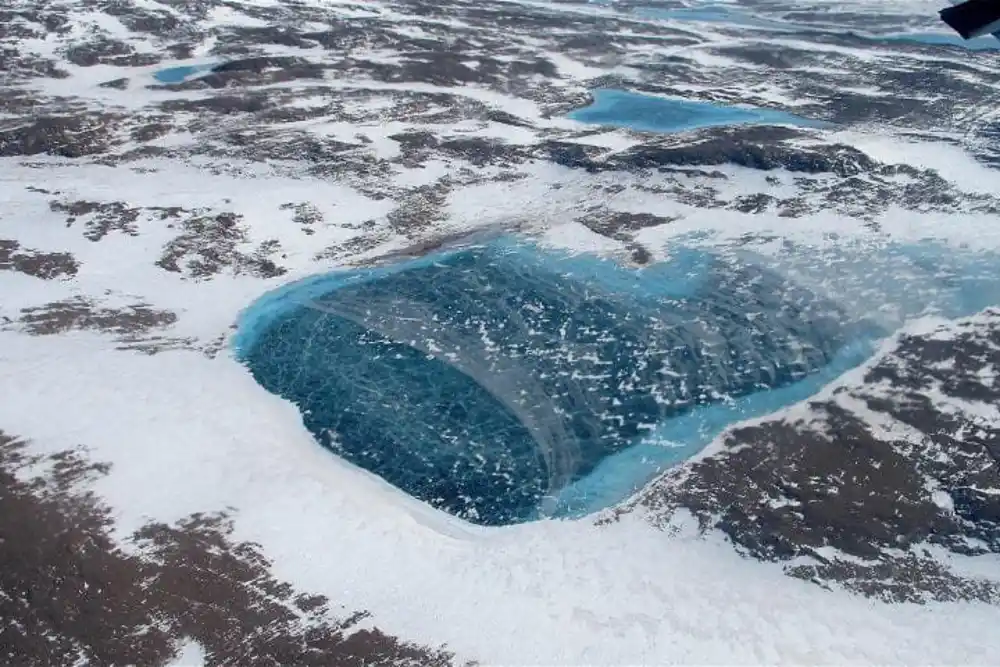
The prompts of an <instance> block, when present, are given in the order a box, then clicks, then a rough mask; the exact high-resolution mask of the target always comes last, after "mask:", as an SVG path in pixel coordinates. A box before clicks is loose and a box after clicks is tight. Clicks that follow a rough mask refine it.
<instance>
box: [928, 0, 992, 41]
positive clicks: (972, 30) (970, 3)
mask: <svg viewBox="0 0 1000 667" xmlns="http://www.w3.org/2000/svg"><path fill="white" fill-rule="evenodd" d="M940 14H941V20H942V21H944V22H945V23H947V24H948V25H949V26H951V28H952V29H953V30H954V31H955V32H957V33H958V34H960V35H961V36H962V37H963V38H964V39H972V38H973V37H980V36H982V35H986V34H989V33H991V32H995V31H997V30H1000V0H966V1H965V2H963V3H961V4H958V5H954V6H952V7H948V8H946V9H942V10H941V11H940Z"/></svg>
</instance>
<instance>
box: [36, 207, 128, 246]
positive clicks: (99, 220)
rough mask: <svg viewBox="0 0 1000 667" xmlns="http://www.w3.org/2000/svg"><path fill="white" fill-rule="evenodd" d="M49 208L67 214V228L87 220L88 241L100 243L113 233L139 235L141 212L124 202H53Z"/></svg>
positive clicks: (86, 233)
mask: <svg viewBox="0 0 1000 667" xmlns="http://www.w3.org/2000/svg"><path fill="white" fill-rule="evenodd" d="M49 208H50V209H51V210H53V211H55V212H58V213H64V214H66V226H67V227H68V226H71V225H73V224H74V223H75V222H77V220H79V219H81V218H83V219H85V220H86V222H85V225H84V227H85V231H84V233H83V236H84V238H86V239H87V240H88V241H100V240H101V239H103V238H104V237H105V236H107V235H108V234H110V233H111V232H112V231H117V232H120V233H122V234H126V235H127V236H138V235H139V229H138V227H137V225H136V221H137V220H138V219H139V214H140V213H141V210H140V209H138V208H133V207H131V206H129V205H128V204H125V203H123V202H94V201H83V200H78V201H53V202H50V203H49Z"/></svg>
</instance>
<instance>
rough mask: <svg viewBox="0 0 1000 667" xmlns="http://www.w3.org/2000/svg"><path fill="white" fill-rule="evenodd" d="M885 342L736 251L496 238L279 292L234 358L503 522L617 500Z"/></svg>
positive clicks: (364, 457) (325, 426)
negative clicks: (575, 252) (643, 257)
mask: <svg viewBox="0 0 1000 667" xmlns="http://www.w3.org/2000/svg"><path fill="white" fill-rule="evenodd" d="M884 333H885V332H884V331H882V330H881V329H879V328H877V327H874V326H872V325H871V324H870V323H868V322H867V321H864V320H859V319H858V318H854V317H850V316H849V315H848V313H846V312H845V311H844V309H843V308H842V307H841V306H839V305H838V304H837V303H836V302H834V301H833V300H832V299H829V298H824V297H822V296H819V295H818V294H817V293H816V292H815V291H811V290H807V289H804V288H802V287H800V286H798V285H797V284H795V283H793V282H791V281H789V280H787V279H786V278H784V277H783V275H781V274H779V273H776V272H773V271H770V270H768V269H767V268H765V267H764V266H763V264H761V263H755V262H749V261H743V260H741V259H739V258H737V257H733V256H729V257H727V256H723V255H719V254H712V253H708V252H704V251H701V250H694V249H689V250H683V251H678V252H677V253H675V256H674V257H673V259H672V260H671V261H669V262H662V263H659V264H655V265H653V266H651V267H647V268H645V269H642V270H632V269H626V268H623V267H621V266H618V265H616V264H614V263H612V262H610V261H606V260H601V259H599V258H596V257H591V256H575V257H573V256H563V255H559V254H555V253H551V252H546V251H542V250H539V249H537V248H534V247H531V246H528V245H524V244H521V243H515V242H511V241H509V240H503V239H501V240H498V241H494V242H491V243H488V244H485V245H480V246H474V247H466V248H463V249H459V250H453V251H449V252H445V253H439V254H436V255H431V256H428V257H424V258H421V259H419V260H414V261H409V262H404V263H401V264H398V265H396V266H393V267H390V268H387V269H386V268H382V269H370V270H360V271H349V272H342V273H337V274H332V275H330V276H325V277H320V278H317V279H313V280H310V281H305V282H303V283H300V284H298V285H292V286H290V287H288V288H286V289H285V290H283V291H282V292H281V293H279V294H273V295H270V296H265V297H264V298H262V299H261V301H260V302H258V304H256V305H254V306H252V307H251V308H250V309H249V310H248V311H247V313H246V314H245V315H244V319H243V322H242V323H241V332H240V335H239V336H238V337H237V340H236V348H237V351H238V354H239V355H240V356H241V358H242V359H243V360H244V361H245V362H246V363H247V365H248V367H249V368H250V370H251V372H252V373H253V375H254V376H255V378H256V379H257V381H258V382H259V383H260V384H261V385H262V386H264V387H265V388H266V389H268V390H269V391H271V392H273V393H275V394H278V395H280V396H283V397H285V398H287V399H289V400H291V401H293V402H294V403H296V404H297V405H298V406H299V408H300V410H301V411H302V414H303V418H304V421H305V424H306V426H307V427H308V428H309V430H310V431H311V432H312V433H313V434H314V435H315V437H316V438H317V439H318V440H319V441H320V442H321V443H322V444H324V445H325V446H327V447H329V448H330V449H331V450H333V451H335V452H337V453H338V454H340V455H341V456H343V457H344V458H346V459H347V460H349V461H352V462H353V463H355V464H357V465H358V466H360V467H362V468H365V469H367V470H369V471H371V472H374V473H376V474H378V475H380V476H381V477H382V478H384V479H385V480H387V481H388V482H390V483H392V484H393V485H395V486H397V487H398V488H400V489H402V490H404V491H405V492H407V493H409V494H411V495H413V496H415V497H417V498H419V499H422V500H424V501H426V502H428V503H430V504H431V505H433V506H434V507H437V508H440V509H442V510H445V511H447V512H450V513H452V514H454V515H456V516H459V517H462V518H464V519H467V520H469V521H471V522H474V523H479V524H485V525H501V524H510V523H517V522H522V521H527V520H532V519H537V518H539V517H541V516H549V515H567V514H578V513H580V512H583V511H591V510H593V509H596V508H597V507H595V504H596V505H597V506H602V505H607V504H608V503H613V502H617V501H620V500H622V499H623V497H624V496H627V495H628V494H629V493H630V492H631V491H632V490H634V488H635V486H636V485H637V484H641V483H643V482H644V481H646V480H648V479H649V477H650V476H651V474H655V472H656V471H657V470H659V469H660V468H661V467H663V466H664V465H667V464H670V463H673V462H676V461H677V460H679V459H680V458H683V456H687V455H690V453H692V452H693V451H696V450H697V449H698V448H700V447H701V446H703V445H704V444H705V443H707V442H708V441H709V440H710V439H711V437H712V436H713V435H715V434H716V433H717V432H718V431H719V430H721V428H723V427H725V426H726V425H727V424H728V423H730V422H732V421H735V420H738V419H740V418H745V417H746V416H749V415H748V414H747V413H748V411H749V412H750V413H755V412H767V411H771V410H774V409H776V407H781V406H780V405H778V406H775V405H773V404H772V403H773V402H768V401H766V400H765V401H763V402H762V401H760V400H759V396H761V395H767V396H771V395H774V396H775V397H779V396H784V399H785V400H786V401H787V402H794V401H795V400H801V398H805V395H802V396H799V395H797V394H796V393H795V391H797V390H795V388H796V387H806V388H807V390H808V391H809V392H811V391H815V389H816V388H818V386H819V384H822V382H819V383H817V382H815V381H814V380H815V378H818V377H822V372H823V371H824V369H826V370H827V371H828V370H829V369H830V367H831V364H834V365H837V366H843V365H845V364H846V365H853V364H856V363H859V362H860V361H862V360H863V358H864V357H865V356H866V355H867V354H869V353H870V350H871V347H870V345H868V344H867V343H869V342H870V341H873V340H874V339H875V338H876V337H877V336H879V335H883V334H884ZM859 341H862V342H865V344H864V345H861V346H860V347H859V346H858V343H859ZM841 370H842V369H841ZM838 372H839V371H838ZM828 379H830V378H826V379H824V380H823V381H827V380H828ZM782 388H785V389H786V390H787V389H789V388H790V389H792V393H791V394H789V393H785V394H771V393H770V392H775V391H777V390H780V389H782ZM799 393H801V391H799ZM806 395H808V394H806ZM755 397H758V398H755ZM720 415H722V416H723V417H724V418H722V417H720ZM637 451H639V452H645V454H642V455H639V456H636V455H635V452H637Z"/></svg>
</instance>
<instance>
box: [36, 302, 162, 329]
mask: <svg viewBox="0 0 1000 667" xmlns="http://www.w3.org/2000/svg"><path fill="white" fill-rule="evenodd" d="M176 321H177V315H175V314H174V313H172V312H170V311H167V310H157V309H156V308H153V307H152V306H150V305H148V304H145V303H136V304H132V305H129V306H124V307H121V308H105V307H102V306H100V305H98V304H97V303H95V302H93V301H91V300H88V299H85V298H83V297H75V298H72V299H66V300H64V301H55V302H53V303H49V304H46V305H44V306H39V307H36V308H25V309H24V310H22V311H21V317H20V318H19V319H18V322H19V323H20V324H21V326H22V327H24V329H25V331H27V332H28V333H30V334H32V335H35V336H50V335H53V334H61V333H66V332H67V331H71V330H73V329H78V330H87V331H103V332H106V333H114V334H121V335H126V334H139V333H144V332H147V331H149V330H151V329H158V328H163V327H168V326H170V325H172V324H174V323H175V322H176Z"/></svg>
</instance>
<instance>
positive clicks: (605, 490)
mask: <svg viewBox="0 0 1000 667" xmlns="http://www.w3.org/2000/svg"><path fill="white" fill-rule="evenodd" d="M878 343H879V339H876V338H872V339H868V340H859V341H855V342H854V343H852V344H850V345H847V346H845V347H844V348H843V349H842V350H841V351H840V352H839V353H838V354H837V355H836V356H834V358H833V360H832V361H831V362H830V363H829V364H827V365H826V366H824V367H823V368H821V369H820V370H818V371H816V372H814V373H812V374H810V375H809V376H808V377H807V378H805V379H803V380H800V381H799V382H796V383H794V384H790V385H786V386H784V387H780V388H776V389H768V390H767V391H760V392H756V393H753V394H750V395H748V396H744V397H742V398H739V399H736V400H730V401H728V402H724V403H716V404H713V405H709V406H705V407H698V408H695V409H693V410H691V411H690V412H688V413H687V414H684V415H682V416H680V417H674V418H672V419H669V420H667V421H665V422H663V423H661V424H659V425H658V426H657V427H656V428H655V429H654V430H653V431H652V432H651V433H650V435H648V436H647V437H646V438H644V439H643V440H641V441H639V442H637V443H636V444H635V445H633V446H632V447H629V448H628V449H626V450H623V451H621V452H619V453H617V454H613V455H611V456H608V457H607V458H605V459H604V460H602V461H601V462H600V463H598V464H597V465H596V466H595V467H594V469H593V470H592V471H591V472H590V474H588V475H587V476H586V477H584V478H582V479H580V480H578V481H576V482H574V483H572V484H569V485H568V486H566V487H565V488H563V489H562V490H561V491H560V492H559V494H558V495H557V496H555V497H554V498H552V499H550V500H549V501H548V502H545V503H543V507H544V508H545V509H544V511H545V513H546V514H547V515H548V516H549V517H551V518H570V519H572V518H580V517H582V516H586V515H588V514H593V513H594V512H599V511H601V510H604V509H607V508H609V507H613V506H614V505H617V504H618V503H620V502H622V501H623V500H625V499H627V498H629V497H630V496H632V495H634V494H635V493H637V492H638V491H640V490H641V489H642V488H643V487H644V486H646V485H647V484H648V483H649V482H651V481H652V480H653V479H655V478H656V476H657V475H659V474H660V473H662V472H663V471H665V470H667V469H669V468H672V467H674V466H676V465H678V464H680V463H683V462H684V461H685V460H686V459H688V458H690V457H691V456H694V455H695V454H697V453H698V452H700V451H701V450H702V449H704V448H705V447H707V446H708V445H709V444H710V443H711V442H712V441H713V440H715V439H716V438H717V437H718V436H719V435H720V434H721V433H722V432H723V431H725V430H726V429H727V428H729V427H730V426H734V425H736V424H738V423H739V422H742V421H746V420H748V419H755V418H758V417H764V416H766V415H769V414H772V413H775V412H778V411H779V410H781V409H783V408H787V407H789V406H791V405H794V404H796V403H800V402H802V401H804V400H806V399H808V398H809V397H810V396H813V395H815V394H817V393H818V392H819V391H820V389H822V388H823V387H824V386H826V385H827V384H829V383H831V382H833V381H834V380H836V379H837V378H838V377H840V376H841V375H843V374H844V373H846V372H847V371H849V370H851V369H853V368H857V367H858V366H860V365H861V364H863V363H864V362H865V361H867V360H868V359H870V358H871V356H872V355H873V354H874V353H875V351H876V349H877V347H878ZM537 518H546V517H545V516H543V515H542V514H541V513H540V514H539V515H538V517H537Z"/></svg>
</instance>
